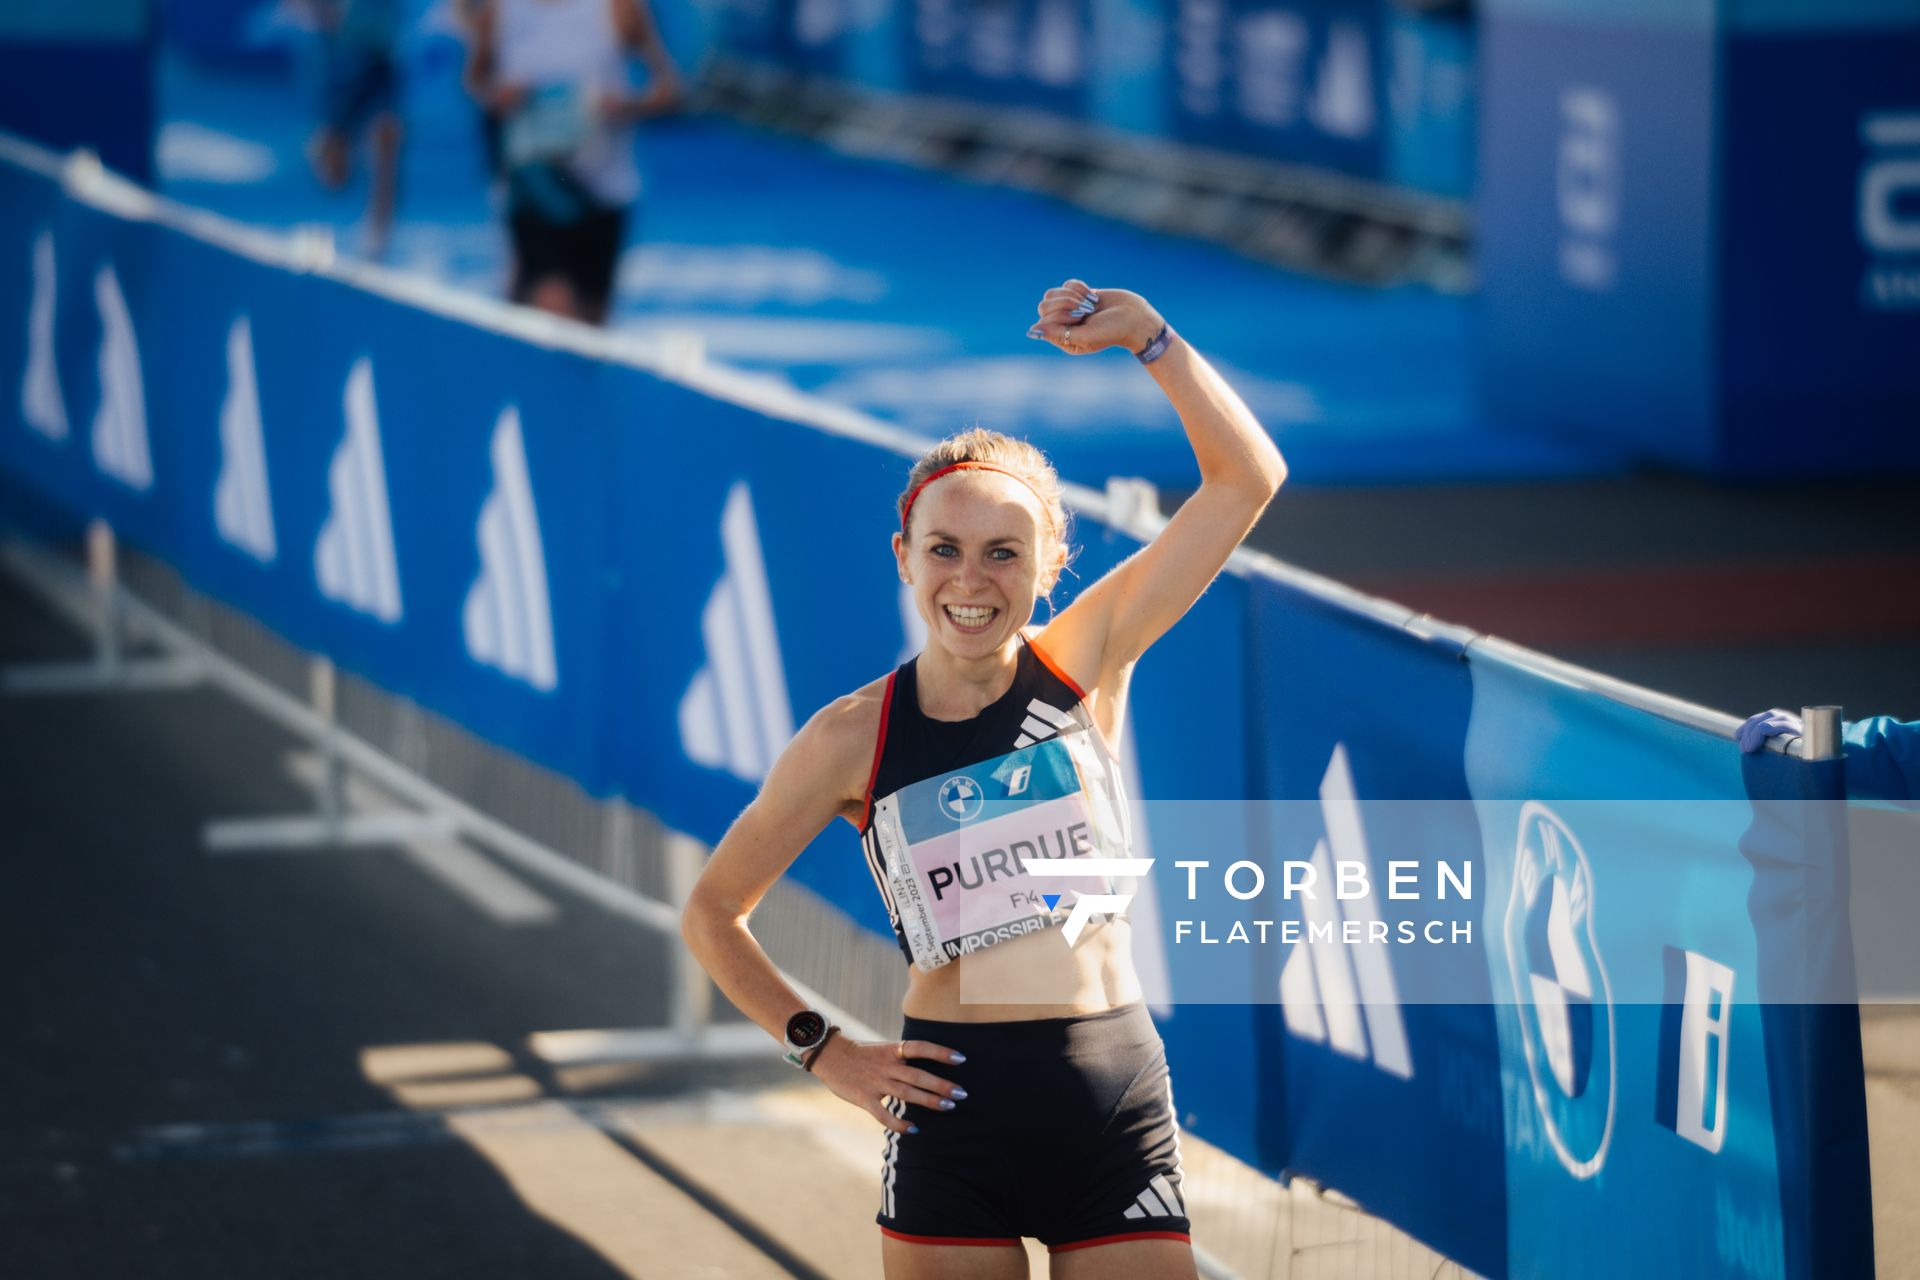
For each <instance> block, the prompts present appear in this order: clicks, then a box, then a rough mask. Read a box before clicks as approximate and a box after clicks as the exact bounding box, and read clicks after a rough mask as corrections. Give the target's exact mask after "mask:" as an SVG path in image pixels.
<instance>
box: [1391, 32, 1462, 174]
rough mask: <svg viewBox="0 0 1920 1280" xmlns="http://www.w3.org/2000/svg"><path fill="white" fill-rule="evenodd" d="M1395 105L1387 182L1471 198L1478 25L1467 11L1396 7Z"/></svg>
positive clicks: (1393, 36)
mask: <svg viewBox="0 0 1920 1280" xmlns="http://www.w3.org/2000/svg"><path fill="white" fill-rule="evenodd" d="M1386 38H1387V42H1388V44H1387V57H1388V62H1387V91H1386V99H1387V107H1388V111H1389V113H1390V117H1391V122H1392V136H1391V140H1390V143H1389V156H1388V160H1387V177H1388V178H1389V179H1390V180H1391V181H1392V182H1393V183H1395V184H1396V185H1398V186H1403V187H1411V188H1413V189H1415V190H1418V191H1431V192H1433V193H1434V194H1436V195H1444V196H1454V197H1456V198H1458V199H1462V200H1464V199H1466V198H1467V197H1468V196H1470V195H1472V194H1473V174H1474V142H1475V138H1474V126H1475V123H1476V120H1475V112H1474V101H1475V92H1474V80H1475V77H1476V76H1477V75H1478V74H1479V67H1478V64H1477V61H1476V43H1477V41H1476V37H1475V28H1474V25H1473V23H1472V22H1471V21H1470V20H1469V19H1468V17H1467V16H1466V15H1465V14H1464V13H1461V14H1440V15H1435V14H1427V13H1417V12H1414V11H1412V10H1410V9H1407V8H1404V7H1402V6H1400V5H1392V6H1389V9H1388V14H1387V23H1386Z"/></svg>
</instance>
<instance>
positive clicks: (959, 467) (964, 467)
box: [900, 462, 1059, 534]
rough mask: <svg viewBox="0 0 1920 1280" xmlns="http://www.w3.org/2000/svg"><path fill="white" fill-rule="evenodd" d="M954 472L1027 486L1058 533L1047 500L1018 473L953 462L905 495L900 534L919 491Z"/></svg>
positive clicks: (986, 464) (1050, 527) (987, 465)
mask: <svg viewBox="0 0 1920 1280" xmlns="http://www.w3.org/2000/svg"><path fill="white" fill-rule="evenodd" d="M955 471H998V472H999V473H1000V474H1001V475H1003V476H1012V477H1013V478H1014V479H1015V480H1018V481H1019V482H1020V483H1021V484H1024V485H1026V486H1027V492H1029V493H1031V494H1032V495H1033V496H1034V497H1036V498H1039V499H1040V510H1041V511H1042V512H1043V513H1045V515H1046V517H1047V528H1048V530H1049V531H1051V532H1053V533H1055V534H1058V533H1059V530H1058V529H1055V528H1054V527H1053V508H1051V507H1049V506H1048V505H1047V500H1046V499H1045V498H1044V497H1041V494H1040V491H1039V490H1038V489H1036V488H1034V487H1033V484H1032V483H1031V482H1030V481H1029V480H1028V479H1027V478H1026V477H1025V476H1023V475H1021V474H1020V473H1019V472H1017V471H1009V470H1007V468H1005V467H1002V466H999V465H997V464H995V463H992V462H955V463H952V464H951V465H949V466H944V467H942V468H940V469H939V470H938V471H936V472H934V473H933V474H932V475H930V476H928V477H927V478H926V479H925V480H922V481H921V482H920V483H919V484H917V485H915V486H913V488H912V490H911V491H909V492H908V494H907V501H906V505H905V506H903V507H901V508H900V532H902V533H905V532H906V531H907V517H908V516H911V515H912V514H913V504H914V503H915V502H916V501H917V500H918V499H919V497H920V491H921V490H922V489H924V488H926V487H927V486H928V485H930V484H932V483H933V482H934V481H935V480H938V479H939V478H940V477H941V476H944V475H948V474H951V473H952V472H955Z"/></svg>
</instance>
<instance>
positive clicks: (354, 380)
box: [313, 356, 400, 622]
mask: <svg viewBox="0 0 1920 1280" xmlns="http://www.w3.org/2000/svg"><path fill="white" fill-rule="evenodd" d="M343 402H344V406H345V410H346V417H347V434H346V436H345V438H343V439H342V440H341V441H340V447H339V448H338V449H335V450H334V452H333V463H332V465H331V466H329V467H328V468H327V492H328V494H329V495H330V496H331V498H332V500H333V506H332V509H331V510H330V511H329V512H328V514H327V522H326V523H325V524H323V525H321V526H320V539H319V541H317V542H316V543H314V546H313V573H314V578H315V579H316V580H317V581H318V582H319V584H320V594H321V595H323V596H325V597H327V599H329V600H337V601H339V602H340V603H341V604H344V605H346V606H347V607H348V608H350V609H357V610H359V611H360V612H361V613H370V614H372V615H373V616H374V617H376V618H378V619H380V621H382V622H398V621H400V564H399V561H398V560H396V559H395V558H394V553H393V518H392V516H391V515H390V514H389V512H388V509H387V468H386V463H385V461H384V460H383V459H382V458H381V456H380V418H379V414H378V413H377V411H376V410H375V408H374V400H373V362H372V361H371V360H369V359H367V358H366V357H365V356H362V357H361V358H360V359H359V360H357V361H355V362H354V366H353V370H352V372H350V373H348V374H347V389H346V394H345V396H344V397H343Z"/></svg>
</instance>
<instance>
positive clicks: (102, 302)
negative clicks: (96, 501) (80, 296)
mask: <svg viewBox="0 0 1920 1280" xmlns="http://www.w3.org/2000/svg"><path fill="white" fill-rule="evenodd" d="M93 296H94V301H95V302H96V303H97V304H98V305H99V307H100V408H99V410H98V411H97V412H96V413H95V414H94V417H93V460H94V463H95V464H96V465H98V466H99V468H100V470H102V471H104V472H106V473H107V474H108V475H110V476H112V477H113V478H114V479H116V480H118V481H120V483H122V484H124V485H126V486H127V487H128V488H130V489H149V488H151V487H152V486H153V455H152V453H151V452H150V451H149V450H148V447H147V396H146V388H145V386H144V385H143V383H142V381H141V377H140V347H139V344H138V343H137V342H135V341H134V336H133V316H132V315H130V314H129V313H128V311H127V299H126V296H125V295H124V294H122V293H121V292H120V280H119V277H117V276H115V275H114V274H113V268H112V267H102V268H100V271H99V274H97V275H96V276H94V278H93Z"/></svg>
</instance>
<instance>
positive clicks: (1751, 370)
mask: <svg viewBox="0 0 1920 1280" xmlns="http://www.w3.org/2000/svg"><path fill="white" fill-rule="evenodd" d="M1623 10H1624V11H1623ZM1480 41H1481V46H1480V47H1481V57H1482V63H1483V74H1482V76H1481V81H1480V83H1481V87H1482V106H1481V121H1482V124H1481V134H1480V144H1481V145H1480V162H1481V163H1480V171H1479V190H1478V194H1477V205H1478V211H1479V229H1480V234H1479V236H1478V237H1477V244H1478V246H1479V250H1478V263H1477V265H1478V267H1479V272H1480V277H1481V280H1482V284H1483V288H1482V297H1483V299H1484V315H1485V319H1486V325H1487V341H1486V344H1485V348H1484V350H1485V367H1486V371H1487V375H1488V376H1487V377H1486V379H1485V385H1486V387H1487V389H1488V394H1489V397H1490V406H1491V407H1492V409H1493V410H1494V411H1495V413H1496V414H1498V415H1499V416H1500V417H1501V418H1503V419H1506V420H1510V421H1513V422H1530V423H1540V422H1551V423H1554V424H1557V426H1558V427H1559V428H1560V429H1561V430H1563V431H1565V432H1567V433H1568V434H1570V435H1574V436H1578V437H1581V438H1585V439H1587V440H1589V441H1593V442H1597V443H1608V444H1613V443H1620V444H1626V445H1629V446H1631V447H1632V449H1633V451H1634V452H1636V453H1639V454H1641V455H1643V456H1646V457H1651V458H1662V459H1665V460H1667V461H1670V462H1673V463H1678V464H1681V465H1684V466H1687V467H1690V468H1694V469H1697V470H1701V471H1705V472H1708V473H1711V474H1717V475H1725V476H1737V477H1766V476H1801V475H1805V474H1808V473H1809V472H1821V473H1829V474H1868V473H1872V472H1874V471H1877V470H1881V469H1885V468H1887V467H1896V468H1903V469H1912V468H1914V467H1916V466H1920V436H1916V435H1915V433H1914V432H1913V431H1912V430H1911V423H1912V421H1913V416H1914V408H1915V405H1916V404H1920V368H1917V367H1916V363H1915V362H1914V361H1913V360H1912V359H1910V358H1907V353H1909V352H1911V351H1912V350H1913V349H1914V345H1915V343H1916V342H1917V341H1920V214H1916V212H1915V209H1916V207H1920V91H1916V89H1915V87H1914V77H1913V74H1912V68H1913V66H1914V63H1915V59H1916V58H1920V13H1916V12H1915V11H1913V9H1912V7H1911V6H1905V7H1904V11H1903V9H1902V7H1901V6H1894V5H1885V6H1879V7H1878V8H1877V9H1876V8H1874V7H1873V6H1870V5H1869V6H1865V7H1862V6H1858V5H1846V4H1834V5H1824V4H1795V3H1786V4H1778V5H1766V6H1744V7H1743V6H1721V7H1720V8H1719V9H1715V8H1714V7H1713V6H1705V5H1698V4H1692V5H1676V6H1658V5H1651V6H1624V7H1623V6H1621V5H1616V4H1547V3H1542V2H1541V0H1501V2H1500V3H1498V4H1494V5H1491V6H1490V7H1489V8H1488V10H1487V12H1486V14H1485V17H1484V19H1483V23H1482V30H1481V33H1480Z"/></svg>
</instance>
